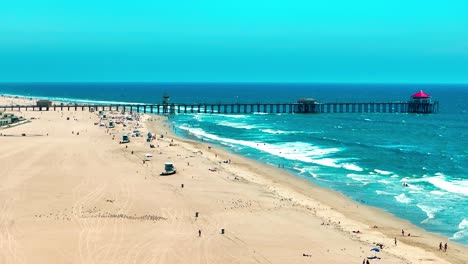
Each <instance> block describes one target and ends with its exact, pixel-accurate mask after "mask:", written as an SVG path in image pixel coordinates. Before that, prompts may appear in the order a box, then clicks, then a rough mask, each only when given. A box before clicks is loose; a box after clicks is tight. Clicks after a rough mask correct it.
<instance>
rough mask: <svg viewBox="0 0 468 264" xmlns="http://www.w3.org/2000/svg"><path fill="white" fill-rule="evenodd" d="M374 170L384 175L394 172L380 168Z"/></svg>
mask: <svg viewBox="0 0 468 264" xmlns="http://www.w3.org/2000/svg"><path fill="white" fill-rule="evenodd" d="M374 171H375V172H377V173H378V174H382V175H390V174H392V172H390V171H384V170H379V169H375V170H374Z"/></svg>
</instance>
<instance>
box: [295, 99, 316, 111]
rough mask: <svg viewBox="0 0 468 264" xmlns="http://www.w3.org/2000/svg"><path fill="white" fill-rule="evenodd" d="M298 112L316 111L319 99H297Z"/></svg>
mask: <svg viewBox="0 0 468 264" xmlns="http://www.w3.org/2000/svg"><path fill="white" fill-rule="evenodd" d="M297 103H298V109H297V112H298V113H316V112H317V110H316V106H317V101H316V100H315V99H313V98H301V99H299V100H297Z"/></svg>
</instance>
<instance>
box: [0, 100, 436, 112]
mask: <svg viewBox="0 0 468 264" xmlns="http://www.w3.org/2000/svg"><path fill="white" fill-rule="evenodd" d="M0 110H3V111H8V110H11V111H14V110H19V111H56V110H61V111H64V110H66V111H78V110H81V111H85V110H87V111H90V110H94V111H98V110H103V111H125V112H138V113H153V114H184V113H186V114H190V113H207V114H208V113H209V114H249V113H290V114H293V113H294V114H302V113H424V114H427V113H437V112H438V110H439V102H437V101H430V102H423V103H421V102H411V101H409V102H369V103H355V102H348V103H346V102H345V103H343V102H341V103H338V102H335V103H318V102H314V103H250V104H245V103H242V104H239V103H238V104H221V103H220V104H176V103H171V104H60V105H51V106H36V105H15V106H0Z"/></svg>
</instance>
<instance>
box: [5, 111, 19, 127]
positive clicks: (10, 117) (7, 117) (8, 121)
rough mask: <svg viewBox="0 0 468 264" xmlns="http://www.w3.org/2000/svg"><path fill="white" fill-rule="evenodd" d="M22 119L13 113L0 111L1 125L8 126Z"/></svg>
mask: <svg viewBox="0 0 468 264" xmlns="http://www.w3.org/2000/svg"><path fill="white" fill-rule="evenodd" d="M19 120H20V119H19V118H18V117H16V116H15V115H13V114H7V113H2V112H0V126H6V125H10V124H13V123H16V122H18V121H19Z"/></svg>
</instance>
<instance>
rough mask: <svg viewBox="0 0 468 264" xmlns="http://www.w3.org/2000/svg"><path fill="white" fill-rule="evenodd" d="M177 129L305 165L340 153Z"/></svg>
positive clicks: (328, 149) (326, 149) (188, 129)
mask: <svg viewBox="0 0 468 264" xmlns="http://www.w3.org/2000/svg"><path fill="white" fill-rule="evenodd" d="M179 128H180V129H182V130H186V131H188V132H189V133H190V134H192V135H194V136H196V137H198V138H208V139H212V140H215V141H219V142H221V143H230V144H235V145H241V146H246V147H251V148H254V149H258V150H261V151H263V152H267V153H270V154H273V155H276V156H279V157H283V158H286V159H289V160H299V161H303V162H307V163H317V162H316V159H317V158H321V157H323V156H326V155H329V154H331V153H335V152H338V151H340V150H339V149H338V148H319V147H317V146H313V145H311V144H309V143H304V142H288V143H280V144H267V143H262V142H253V141H247V140H237V139H231V138H223V137H219V136H217V135H213V134H210V133H207V132H206V131H205V130H203V129H201V128H193V127H189V126H187V125H186V124H184V125H181V126H179ZM330 160H332V164H333V165H332V166H338V167H340V166H339V165H336V164H335V162H336V160H333V159H330Z"/></svg>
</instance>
